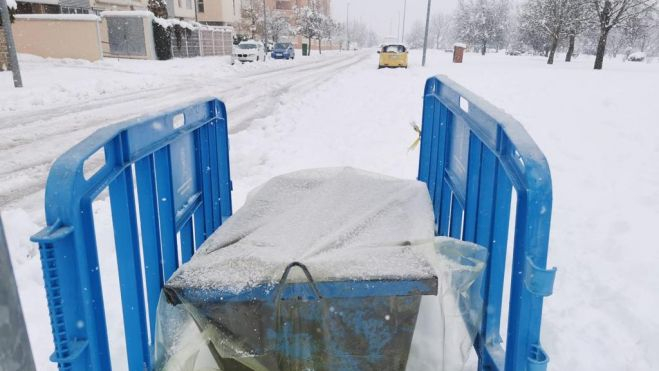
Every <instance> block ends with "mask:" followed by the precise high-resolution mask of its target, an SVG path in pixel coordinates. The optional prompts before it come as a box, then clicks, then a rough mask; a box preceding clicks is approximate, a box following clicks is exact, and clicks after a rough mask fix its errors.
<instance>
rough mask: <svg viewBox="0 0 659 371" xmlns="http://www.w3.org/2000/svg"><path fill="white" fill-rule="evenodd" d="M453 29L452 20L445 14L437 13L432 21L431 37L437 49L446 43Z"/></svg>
mask: <svg viewBox="0 0 659 371" xmlns="http://www.w3.org/2000/svg"><path fill="white" fill-rule="evenodd" d="M450 29H451V18H450V17H449V16H447V15H446V14H443V13H435V14H434V15H433V16H432V18H431V19H430V37H431V38H432V39H433V40H434V41H435V49H440V48H441V47H442V46H443V45H442V44H444V43H445V42H446V40H447V38H448V36H449V33H450Z"/></svg>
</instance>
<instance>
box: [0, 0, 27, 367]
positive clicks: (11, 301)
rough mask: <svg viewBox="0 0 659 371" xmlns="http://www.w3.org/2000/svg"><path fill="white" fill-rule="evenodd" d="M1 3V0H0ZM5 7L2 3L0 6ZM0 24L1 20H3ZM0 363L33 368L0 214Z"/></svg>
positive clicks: (0, 364)
mask: <svg viewBox="0 0 659 371" xmlns="http://www.w3.org/2000/svg"><path fill="white" fill-rule="evenodd" d="M2 3H3V4H5V0H2ZM5 9H7V7H6V4H5V7H4V8H3V9H2V10H3V14H4V10H5ZM3 24H5V23H4V21H3ZM0 313H2V321H0V366H2V369H3V370H4V369H5V368H4V366H7V367H10V369H11V370H21V371H34V370H35V368H34V359H33V358H32V350H31V348H30V340H29V339H28V337H27V329H26V327H25V318H23V311H22V309H21V301H20V299H19V297H18V290H17V289H16V278H15V277H14V271H13V269H12V267H11V259H10V258H9V247H8V246H7V241H6V240H5V233H4V230H3V229H2V218H0Z"/></svg>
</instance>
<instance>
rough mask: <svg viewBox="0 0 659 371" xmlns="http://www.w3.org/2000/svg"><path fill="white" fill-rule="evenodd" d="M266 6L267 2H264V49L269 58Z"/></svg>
mask: <svg viewBox="0 0 659 371" xmlns="http://www.w3.org/2000/svg"><path fill="white" fill-rule="evenodd" d="M266 9H267V8H266V6H265V0H263V39H264V40H263V47H264V48H265V54H266V57H267V54H268V16H267V13H266ZM265 59H266V58H263V61H264V62H265Z"/></svg>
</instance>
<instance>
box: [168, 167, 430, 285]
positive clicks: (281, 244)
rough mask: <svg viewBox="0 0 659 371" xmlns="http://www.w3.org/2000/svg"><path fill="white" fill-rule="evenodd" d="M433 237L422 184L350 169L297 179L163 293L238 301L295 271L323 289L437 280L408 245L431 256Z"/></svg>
mask: <svg viewBox="0 0 659 371" xmlns="http://www.w3.org/2000/svg"><path fill="white" fill-rule="evenodd" d="M433 237H434V214H433V211H432V204H431V201H430V197H429V195H428V190H427V188H426V186H425V185H424V183H422V182H418V181H416V180H401V179H397V178H392V177H388V176H383V175H379V174H374V173H370V172H366V171H362V170H357V169H353V168H329V169H314V170H305V171H299V172H295V173H291V174H287V175H282V176H278V177H275V178H273V179H271V180H270V181H268V182H267V183H265V184H264V185H262V186H261V187H259V188H257V189H256V190H254V191H252V193H251V194H250V195H249V197H248V199H247V201H246V203H245V205H244V206H243V207H242V208H241V209H240V210H238V211H237V212H236V213H235V215H233V216H232V217H231V218H229V219H228V220H227V221H226V222H225V224H223V225H222V226H221V227H220V228H219V229H218V230H217V231H216V232H215V233H213V235H212V236H211V237H210V238H209V239H208V240H207V241H206V242H204V244H203V245H202V247H201V248H200V250H199V251H198V252H197V253H196V254H195V255H194V256H193V257H192V259H191V260H190V261H189V262H188V263H186V264H184V265H183V266H182V267H181V268H179V270H178V271H177V272H176V273H175V274H174V275H173V277H172V278H171V279H170V280H169V281H168V282H167V284H166V286H167V287H168V288H171V289H174V290H176V289H185V288H193V289H212V290H218V291H221V292H225V293H229V294H239V293H241V292H243V291H245V290H248V289H251V288H255V287H257V286H262V285H266V286H272V285H274V284H276V283H277V282H278V280H279V279H280V277H281V276H282V273H283V272H284V270H285V268H286V266H287V265H288V264H290V263H292V262H300V263H302V264H304V265H306V267H307V268H308V269H309V271H310V273H311V274H312V276H313V278H314V279H315V280H316V281H345V280H355V279H359V280H372V279H432V278H433V277H436V276H435V275H434V270H433V268H432V267H431V264H430V263H429V262H428V261H427V260H426V258H425V255H424V254H423V253H421V252H420V250H419V249H418V246H416V247H414V248H413V247H411V246H408V245H409V244H408V243H406V242H407V241H429V242H428V244H429V245H430V246H432V242H431V241H432V238H433ZM298 274H299V272H298ZM295 279H296V278H295V277H291V280H295ZM297 279H302V276H298V277H297Z"/></svg>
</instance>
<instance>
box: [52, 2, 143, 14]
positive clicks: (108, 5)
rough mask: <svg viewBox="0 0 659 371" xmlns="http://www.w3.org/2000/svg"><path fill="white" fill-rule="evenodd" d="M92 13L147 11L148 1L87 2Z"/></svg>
mask: <svg viewBox="0 0 659 371" xmlns="http://www.w3.org/2000/svg"><path fill="white" fill-rule="evenodd" d="M77 1H85V0H60V3H64V2H77ZM88 1H89V3H90V5H91V8H92V11H93V12H94V13H100V12H102V11H105V10H147V6H148V0H88Z"/></svg>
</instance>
